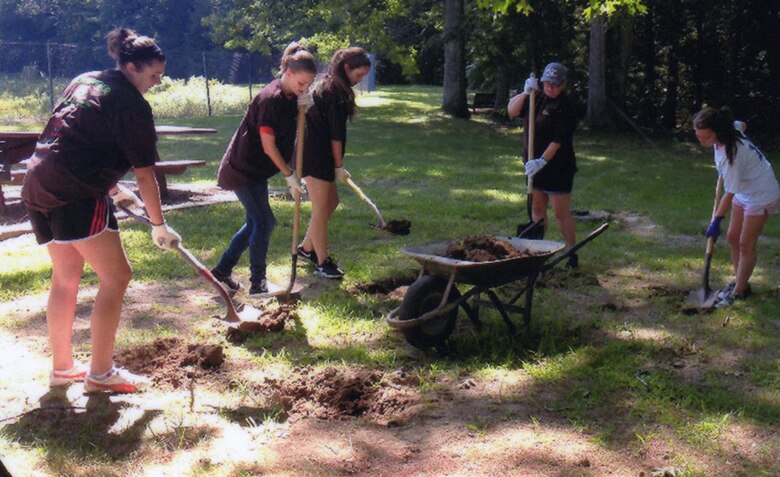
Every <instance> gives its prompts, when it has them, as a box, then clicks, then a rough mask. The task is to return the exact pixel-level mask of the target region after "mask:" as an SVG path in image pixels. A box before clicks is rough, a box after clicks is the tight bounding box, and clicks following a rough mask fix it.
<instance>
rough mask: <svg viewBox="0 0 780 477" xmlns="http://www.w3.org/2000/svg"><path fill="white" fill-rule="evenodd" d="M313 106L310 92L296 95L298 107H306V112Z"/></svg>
mask: <svg viewBox="0 0 780 477" xmlns="http://www.w3.org/2000/svg"><path fill="white" fill-rule="evenodd" d="M313 104H314V97H313V96H312V95H311V93H310V92H308V91H305V92H303V93H301V94H299V95H298V106H306V110H307V111H308V110H309V108H311V107H312V105H313Z"/></svg>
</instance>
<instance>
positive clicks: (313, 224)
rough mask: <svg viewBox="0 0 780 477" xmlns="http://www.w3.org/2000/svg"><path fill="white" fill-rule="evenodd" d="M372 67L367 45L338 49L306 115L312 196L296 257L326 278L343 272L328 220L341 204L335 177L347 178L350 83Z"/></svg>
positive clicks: (305, 159) (308, 180)
mask: <svg viewBox="0 0 780 477" xmlns="http://www.w3.org/2000/svg"><path fill="white" fill-rule="evenodd" d="M370 68H371V59H370V58H369V56H368V54H367V53H366V51H365V50H364V49H362V48H358V47H351V48H344V49H342V50H339V51H337V52H336V53H335V54H334V55H333V58H332V59H331V61H330V67H329V69H328V73H327V75H325V77H324V78H323V80H322V81H321V82H319V83H318V85H317V87H316V88H315V89H314V92H313V96H314V105H313V106H312V107H311V108H310V109H309V110H308V111H307V113H306V137H305V141H304V148H303V174H302V175H303V177H304V178H305V179H306V189H307V190H308V192H309V198H310V199H311V219H310V220H309V229H308V230H307V232H306V237H305V238H304V239H303V242H302V243H301V244H300V245H299V246H298V255H299V256H301V257H304V258H306V259H308V260H310V261H311V262H312V263H313V264H314V265H315V269H314V273H315V275H318V276H321V277H325V278H332V279H338V278H342V277H343V276H344V272H342V271H341V269H339V267H338V266H337V265H336V263H335V262H334V261H333V259H332V258H331V257H330V255H329V253H328V220H330V217H331V216H332V215H333V212H334V211H335V210H336V207H337V206H338V205H339V196H338V192H337V190H336V182H335V181H336V180H338V181H345V180H346V179H348V178H349V173H348V172H347V171H346V169H344V150H345V146H346V143H347V120H348V119H350V118H352V116H354V114H355V110H356V106H355V93H354V92H353V91H352V87H353V86H355V85H356V84H358V83H359V82H360V80H362V79H363V77H365V76H366V75H367V74H368V72H369V69H370Z"/></svg>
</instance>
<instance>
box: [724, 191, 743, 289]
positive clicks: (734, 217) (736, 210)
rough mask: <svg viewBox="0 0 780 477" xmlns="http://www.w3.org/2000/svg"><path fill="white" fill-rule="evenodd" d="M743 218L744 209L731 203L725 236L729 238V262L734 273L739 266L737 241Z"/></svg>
mask: <svg viewBox="0 0 780 477" xmlns="http://www.w3.org/2000/svg"><path fill="white" fill-rule="evenodd" d="M744 219H745V209H744V208H742V207H740V206H738V205H736V204H734V203H732V205H731V219H730V220H729V229H728V231H727V232H726V237H727V238H728V240H729V250H730V252H731V264H732V265H733V266H734V274H735V275H736V274H737V268H739V242H740V235H742V222H743V220H744Z"/></svg>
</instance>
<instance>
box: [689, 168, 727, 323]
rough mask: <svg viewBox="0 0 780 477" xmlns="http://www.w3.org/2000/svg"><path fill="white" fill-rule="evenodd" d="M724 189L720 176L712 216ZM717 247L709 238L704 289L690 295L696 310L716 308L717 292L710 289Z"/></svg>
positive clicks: (705, 255) (703, 276)
mask: <svg viewBox="0 0 780 477" xmlns="http://www.w3.org/2000/svg"><path fill="white" fill-rule="evenodd" d="M722 188H723V177H720V176H718V183H717V184H716V185H715V203H714V204H713V206H712V215H715V212H716V211H717V210H718V203H719V202H720V192H721V189H722ZM714 246H715V239H714V238H713V237H708V238H707V248H706V250H705V253H704V272H703V273H702V277H701V279H702V287H701V288H699V289H697V290H693V291H692V292H690V293H689V294H688V305H690V306H692V307H695V308H712V307H713V306H715V297H716V296H717V293H716V290H713V289H712V288H710V262H712V250H713V248H714Z"/></svg>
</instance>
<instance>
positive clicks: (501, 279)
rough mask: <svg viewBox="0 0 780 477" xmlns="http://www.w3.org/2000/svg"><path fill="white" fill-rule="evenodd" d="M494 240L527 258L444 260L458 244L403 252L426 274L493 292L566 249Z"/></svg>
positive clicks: (509, 239) (546, 242)
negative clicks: (451, 279) (448, 250)
mask: <svg viewBox="0 0 780 477" xmlns="http://www.w3.org/2000/svg"><path fill="white" fill-rule="evenodd" d="M492 237H493V238H496V239H500V240H506V241H507V242H509V243H511V244H512V246H513V247H514V248H515V249H516V250H518V251H521V252H526V253H527V254H528V255H524V256H520V257H511V258H505V259H501V260H491V261H487V262H471V261H468V260H457V259H453V258H449V257H445V256H444V255H445V254H446V252H447V248H448V247H449V246H450V245H452V244H453V243H455V242H457V241H456V240H448V241H442V242H437V243H432V244H427V245H417V246H410V247H405V248H403V249H401V252H403V253H404V254H406V255H408V256H410V257H412V258H413V259H415V260H417V262H419V263H420V265H421V266H422V268H423V271H422V273H423V274H424V273H428V274H431V275H437V276H441V277H444V278H446V279H450V278H451V277H452V274H453V273H454V274H455V277H454V281H455V282H459V283H467V284H471V285H477V286H480V287H485V288H492V287H498V286H501V285H504V284H507V283H510V282H513V281H515V280H519V279H521V278H523V277H527V276H528V275H530V274H533V273H535V272H538V271H539V270H540V269H541V268H542V266H543V265H544V263H545V262H546V261H547V260H548V259H549V258H550V257H552V256H553V255H555V254H556V253H558V252H559V251H561V250H563V249H564V248H565V247H566V245H565V244H563V243H561V242H555V241H552V240H529V239H522V238H517V237H509V236H504V235H493V236H492Z"/></svg>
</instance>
